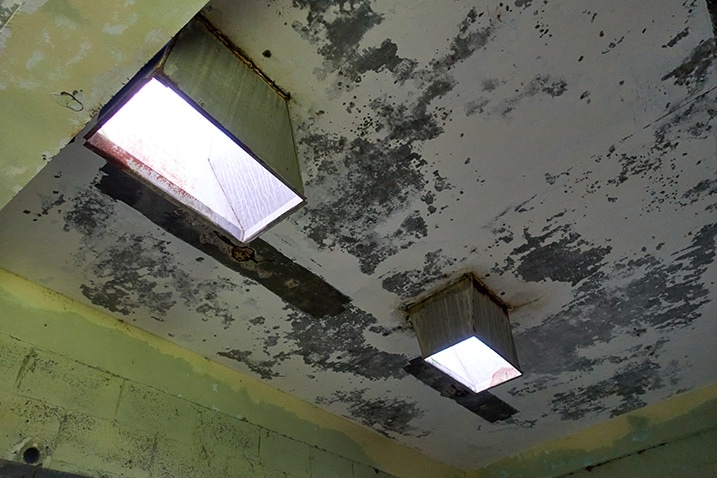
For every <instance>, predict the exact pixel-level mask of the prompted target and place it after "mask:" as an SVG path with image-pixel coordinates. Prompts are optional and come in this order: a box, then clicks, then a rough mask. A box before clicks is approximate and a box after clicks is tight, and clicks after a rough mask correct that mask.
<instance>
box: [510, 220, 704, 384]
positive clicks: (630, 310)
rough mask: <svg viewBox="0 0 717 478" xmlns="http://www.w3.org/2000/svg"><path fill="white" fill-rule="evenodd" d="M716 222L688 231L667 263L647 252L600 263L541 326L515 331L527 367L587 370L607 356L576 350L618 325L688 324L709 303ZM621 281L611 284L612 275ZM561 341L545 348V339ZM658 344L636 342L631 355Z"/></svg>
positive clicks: (607, 336) (664, 327)
mask: <svg viewBox="0 0 717 478" xmlns="http://www.w3.org/2000/svg"><path fill="white" fill-rule="evenodd" d="M716 236H717V224H709V225H705V226H704V227H702V228H701V229H700V230H699V231H697V232H695V233H693V234H691V238H692V240H691V244H690V246H688V247H687V248H685V249H684V250H682V251H679V252H676V253H675V254H674V255H673V257H672V258H671V259H670V260H669V262H663V261H661V260H660V259H658V258H656V257H654V256H652V255H650V254H645V255H643V256H642V257H639V258H635V259H632V258H624V259H621V260H619V261H617V262H615V263H614V265H613V266H611V269H610V270H606V269H607V268H605V267H603V269H601V270H600V271H598V272H596V273H595V274H594V275H593V276H592V277H591V278H590V279H589V280H585V281H584V282H583V283H581V284H580V285H579V286H578V287H577V289H576V290H575V298H574V299H573V300H572V301H571V302H570V303H568V304H567V305H566V306H564V307H563V309H562V310H561V311H559V312H558V313H556V314H554V315H552V316H550V317H548V318H547V319H545V320H544V321H543V322H542V323H541V324H540V325H537V326H535V327H531V328H529V329H526V330H523V331H521V332H519V333H517V334H516V337H515V339H516V348H518V349H519V350H520V351H521V358H522V362H523V364H524V365H525V367H526V369H529V370H530V371H531V372H532V373H537V374H559V373H561V372H565V371H588V370H590V369H591V368H592V367H593V366H595V365H597V364H600V363H603V362H605V361H610V362H618V361H619V358H618V359H614V358H611V357H602V358H599V359H589V358H586V357H584V356H582V355H581V354H580V353H579V351H580V350H581V349H583V348H586V347H590V346H593V345H594V344H596V343H600V342H610V340H611V339H612V338H613V337H614V336H615V335H616V334H619V330H624V329H631V330H639V329H642V328H651V329H654V330H657V331H662V332H669V331H670V330H671V329H675V328H682V327H688V326H690V324H692V323H693V322H694V321H695V320H697V319H699V318H700V317H701V316H702V313H701V311H700V310H701V308H702V306H703V305H705V304H707V303H708V302H709V290H708V288H707V287H708V286H707V285H706V284H705V283H703V282H702V280H701V277H702V275H703V274H704V273H705V272H706V270H707V268H708V266H709V265H710V264H712V262H713V261H714V258H715V253H716V251H715V237H716ZM615 278H619V279H620V280H619V283H618V284H616V285H613V284H611V279H615ZM556 337H559V338H560V340H559V345H557V346H556V347H547V348H546V347H545V344H548V343H556ZM661 345H662V344H661V343H657V344H654V345H650V347H649V348H648V347H645V346H642V345H641V344H638V346H636V347H637V348H636V349H635V350H633V351H632V354H631V356H632V357H640V356H642V357H644V356H645V355H650V354H652V355H654V354H655V352H656V351H657V349H659V347H660V346H661Z"/></svg>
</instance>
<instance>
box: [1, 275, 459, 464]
mask: <svg viewBox="0 0 717 478" xmlns="http://www.w3.org/2000/svg"><path fill="white" fill-rule="evenodd" d="M33 445H36V446H37V447H38V448H39V449H40V451H41V458H40V462H41V463H42V466H43V467H46V468H50V469H54V470H59V471H66V472H71V473H77V474H84V475H89V476H98V477H99V476H102V477H119V476H126V477H182V478H189V477H202V478H209V477H231V476H238V477H239V476H240V477H286V478H288V477H348V478H367V477H371V478H380V477H388V476H392V475H398V476H411V477H420V476H431V477H433V476H437V477H462V476H464V473H463V472H461V471H459V470H456V469H453V468H450V467H447V466H446V465H444V464H442V463H440V462H436V461H434V460H431V459H429V458H427V457H425V456H424V455H422V454H420V453H418V452H416V451H414V450H411V449H409V448H406V447H403V446H400V445H398V444H397V443H396V442H394V441H391V440H388V439H386V438H385V437H382V436H381V435H379V434H377V433H375V432H373V431H371V430H368V429H366V428H364V427H361V426H359V425H356V424H353V423H350V422H348V421H347V420H344V419H342V418H339V417H336V416H334V415H331V414H328V413H326V412H324V411H323V410H320V409H318V408H317V407H315V406H313V405H311V404H308V403H306V402H303V401H300V400H298V399H296V398H295V397H292V396H290V395H288V394H285V393H282V392H280V391H278V390H276V389H273V388H271V387H269V386H268V385H266V384H264V383H263V382H260V381H258V380H255V379H253V378H251V377H248V376H244V375H242V374H240V373H237V372H235V371H233V370H230V369H228V368H226V367H223V366H221V365H218V364H216V363H215V362H212V361H210V360H208V359H205V358H203V357H199V356H197V355H195V354H192V353H191V352H188V351H186V350H183V349H181V348H179V347H177V346H175V345H173V344H171V343H169V342H166V341H164V340H162V339H159V338H157V337H154V336H152V335H150V334H148V333H145V332H144V331H142V330H139V329H137V328H134V327H132V326H129V325H126V324H123V323H121V322H119V321H116V320H114V319H112V318H110V317H109V316H106V315H105V314H102V313H100V312H98V311H96V310H94V309H91V308H89V307H86V306H83V305H81V304H78V303H76V302H73V301H71V300H69V299H67V298H65V297H62V296H60V295H58V294H56V293H53V292H51V291H49V290H47V289H45V288H43V287H41V286H39V285H37V284H33V283H30V282H28V281H25V280H23V279H21V278H19V277H17V276H14V275H12V274H10V273H8V272H6V271H2V270H0V458H2V459H5V460H13V461H18V462H22V461H23V452H24V450H26V449H27V448H28V447H29V446H33Z"/></svg>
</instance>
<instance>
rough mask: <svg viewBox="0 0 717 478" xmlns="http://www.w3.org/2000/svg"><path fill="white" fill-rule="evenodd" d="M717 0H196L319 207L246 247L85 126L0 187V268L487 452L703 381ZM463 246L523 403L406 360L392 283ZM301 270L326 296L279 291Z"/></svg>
mask: <svg viewBox="0 0 717 478" xmlns="http://www.w3.org/2000/svg"><path fill="white" fill-rule="evenodd" d="M10 3H12V2H10ZM3 5H5V4H4V3H3ZM2 11H4V10H2ZM711 13H712V12H711V11H709V10H708V8H707V4H706V2H705V1H698V0H687V1H685V2H682V3H679V2H668V1H667V0H661V1H659V2H658V4H652V5H651V7H650V8H649V9H648V8H644V6H642V5H639V4H636V3H629V2H628V3H625V2H623V3H620V4H616V3H615V2H608V1H599V2H594V1H591V2H588V1H587V0H581V1H577V2H562V1H559V0H545V1H542V2H533V1H522V0H518V1H515V2H509V3H502V4H497V3H493V2H479V3H476V2H462V1H457V2H453V3H451V5H450V8H446V4H445V2H424V3H422V4H421V5H403V4H395V3H385V2H384V3H381V2H372V1H368V0H360V1H353V2H338V3H337V2H328V1H319V0H311V1H299V0H293V1H288V0H286V1H275V2H269V3H268V4H267V3H266V2H259V1H253V0H252V1H246V2H241V4H237V3H236V2H230V1H225V0H214V1H212V2H210V4H209V5H208V6H207V7H206V8H205V10H204V14H205V15H206V16H207V18H208V19H209V20H210V21H211V22H213V23H214V24H215V25H216V26H217V27H218V28H219V29H220V30H221V31H222V32H223V33H224V34H226V35H227V36H228V37H229V38H230V39H231V40H232V41H233V42H234V43H235V44H236V45H238V46H239V47H240V48H241V49H242V50H243V51H245V52H246V53H247V54H248V55H249V56H250V57H251V58H252V59H254V61H255V62H256V63H257V66H259V67H260V68H261V69H262V70H263V71H265V72H266V73H267V75H268V76H269V77H270V78H272V79H273V80H275V81H276V82H277V84H278V85H279V86H280V87H282V88H283V89H285V90H287V91H288V92H290V93H291V98H292V99H291V102H290V112H291V115H292V121H293V124H294V128H295V136H296V141H297V147H298V150H299V157H300V162H301V167H302V170H303V174H304V178H305V182H306V187H305V190H306V196H307V197H308V204H307V206H306V207H304V208H303V209H301V210H300V211H299V212H298V213H297V214H295V215H293V216H291V217H290V218H289V219H288V220H286V221H284V222H283V223H281V224H280V225H278V226H277V227H276V228H275V229H273V230H272V231H270V232H268V233H266V234H265V235H263V236H262V238H261V240H260V241H257V242H256V243H255V244H251V245H250V248H251V251H246V250H241V251H237V250H235V245H232V244H228V243H226V242H225V241H222V240H221V238H217V237H216V236H215V235H212V233H211V231H209V232H206V231H205V232H206V233H205V234H202V233H200V232H197V231H202V230H203V229H201V228H200V227H199V226H196V225H192V224H193V223H192V222H191V219H187V218H186V217H184V216H183V213H182V212H178V211H175V210H172V208H171V207H167V206H166V205H164V206H162V205H160V204H159V203H157V202H156V201H155V200H154V199H151V196H150V195H148V194H139V195H136V196H132V197H131V198H130V197H129V195H128V194H125V195H124V196H123V195H121V194H118V193H116V191H115V192H112V191H111V188H109V185H111V180H112V179H113V173H112V172H111V170H109V169H107V167H106V166H105V164H104V162H103V161H102V160H101V159H100V158H98V157H97V156H94V155H93V154H92V153H90V152H89V151H87V150H85V149H84V148H83V147H82V146H81V144H79V142H76V143H73V144H70V145H68V146H67V147H66V148H65V149H64V150H63V152H62V153H61V154H59V155H58V156H57V157H55V158H54V159H53V160H52V161H51V162H49V164H48V165H47V166H46V167H45V168H44V169H43V170H42V171H41V172H40V174H39V175H38V176H37V177H36V178H35V179H34V180H33V181H32V182H30V184H29V185H28V186H27V187H26V188H25V189H23V190H22V191H21V192H20V193H19V194H18V195H17V197H16V198H15V199H14V200H13V201H12V202H10V203H9V204H8V205H7V206H6V207H5V208H4V209H3V210H2V211H1V212H0V224H2V227H0V250H1V251H2V255H1V256H0V266H2V267H4V268H7V269H8V270H10V271H13V272H15V273H18V274H20V275H22V276H25V277H28V278H31V279H33V280H36V281H37V282H39V283H41V284H44V285H47V286H49V287H51V288H53V289H55V290H58V291H60V292H62V293H64V294H66V295H68V296H70V297H72V298H75V299H77V300H80V301H82V302H85V303H89V304H93V305H94V306H96V307H99V308H101V309H104V310H106V311H108V312H109V313H111V314H113V315H114V316H115V317H117V318H118V319H120V320H124V321H131V322H132V323H134V324H136V325H138V326H140V327H143V328H145V329H147V330H149V331H151V332H153V333H156V334H157V335H160V336H163V337H167V338H168V339H169V340H172V341H174V342H176V343H178V344H180V345H182V346H184V347H187V348H189V349H191V350H194V351H196V352H198V353H201V354H203V355H205V356H206V357H209V358H211V359H213V360H217V361H219V362H221V363H223V364H226V365H228V366H230V367H233V368H235V369H237V370H240V371H242V372H245V373H248V374H252V375H255V376H257V377H260V378H262V379H264V380H267V381H269V382H270V383H271V384H272V385H275V386H276V387H278V388H280V389H282V390H285V391H287V392H289V393H292V394H295V395H297V396H299V397H301V398H304V399H306V400H309V401H312V402H314V403H316V404H318V405H319V406H321V407H323V408H325V409H327V410H330V411H332V412H333V413H336V414H338V415H342V416H346V417H348V418H349V419H351V420H353V421H356V422H358V423H362V424H364V425H366V426H368V427H371V428H373V429H375V430H377V431H378V432H380V433H382V434H384V435H387V436H389V437H392V438H395V439H396V440H398V441H400V442H402V443H405V444H407V445H409V446H411V447H414V448H416V449H419V450H421V451H423V452H425V453H426V454H428V455H430V456H433V457H435V458H438V459H440V460H443V461H445V462H448V463H451V464H453V465H456V466H459V467H462V468H466V469H472V468H476V467H479V466H482V465H485V464H487V463H490V462H492V461H495V460H497V459H499V458H501V457H505V456H507V455H510V454H513V453H517V452H519V451H521V450H524V449H526V448H527V447H530V446H533V445H536V444H538V443H540V442H543V441H545V440H550V439H552V438H557V437H560V436H564V435H567V434H569V433H572V432H575V431H577V430H579V429H583V428H585V427H587V426H589V425H591V424H595V423H598V422H601V421H604V420H607V419H609V418H610V417H613V416H617V415H620V414H622V413H625V412H627V411H630V410H634V409H636V408H639V407H642V406H644V405H646V404H650V403H654V402H657V401H660V400H663V399H665V398H667V397H670V396H673V395H675V394H677V393H679V392H682V391H685V390H690V389H693V388H696V387H700V386H703V385H707V384H710V383H713V382H715V379H716V378H717V377H715V372H714V370H716V369H717V367H716V366H717V363H716V362H715V360H716V357H715V355H714V354H713V353H712V351H713V350H714V343H713V338H714V337H715V333H716V332H717V330H715V324H714V321H713V320H712V318H713V316H714V315H715V312H716V311H715V306H714V298H715V290H716V289H715V280H716V279H717V267H716V266H715V261H714V259H715V253H716V247H717V246H716V242H715V241H716V239H715V236H716V234H717V227H715V223H716V222H717V221H715V218H716V217H715V214H717V196H716V194H717V163H716V162H715V157H717V141H715V139H716V138H715V135H714V130H713V125H714V122H715V116H716V115H717V113H716V112H717V109H716V108H715V107H714V105H715V103H716V100H717V75H716V74H715V73H717V72H716V71H715V70H716V67H717V65H716V64H715V59H716V58H717V55H716V54H715V52H716V51H717V47H716V46H715V45H716V44H715V39H714V31H713V22H712V19H711ZM2 15H3V14H0V18H3V17H2ZM6 16H7V15H6ZM266 32H271V34H270V35H268V34H267V33H266ZM266 52H269V54H266ZM115 184H116V183H115ZM132 194H134V192H133V193H132ZM187 225H189V226H191V227H187ZM202 227H204V226H202ZM242 254H246V255H242ZM287 271H291V273H289V272H287ZM297 271H304V272H300V273H299V272H297ZM467 271H472V272H474V273H475V274H476V275H477V276H478V277H480V279H481V280H482V281H483V282H485V283H486V284H487V285H488V286H489V287H490V288H491V289H492V290H494V291H495V292H496V293H497V294H498V295H499V296H500V298H501V299H502V300H504V301H505V302H506V303H507V304H509V305H510V306H511V313H510V316H511V321H512V323H513V325H514V334H515V338H516V348H517V352H518V356H519V359H520V363H521V366H522V368H523V371H524V375H523V376H522V377H520V378H518V379H516V380H514V381H512V382H510V383H506V384H504V385H501V386H498V387H497V388H495V389H494V390H492V391H491V393H493V394H494V395H495V396H496V397H497V398H498V399H500V400H502V401H504V402H505V403H508V404H509V405H510V406H512V407H514V408H515V409H517V410H518V411H519V413H517V414H515V415H513V416H511V417H510V418H508V419H506V420H504V421H498V422H495V423H488V422H486V421H485V420H483V419H481V418H480V417H478V416H477V415H475V414H474V413H472V412H471V411H470V410H467V409H466V408H464V407H463V406H461V405H460V404H459V403H456V402H455V401H453V400H452V399H451V398H450V397H448V396H442V395H441V393H439V392H438V391H436V390H434V389H432V388H430V387H428V386H426V385H424V384H423V383H422V382H421V381H419V380H418V379H416V378H415V377H413V376H411V375H409V374H407V373H406V372H405V371H404V367H405V366H406V365H407V364H408V363H409V361H411V360H413V359H414V358H415V357H417V356H418V355H419V349H418V343H417V341H416V339H415V336H414V334H413V332H412V330H411V328H410V325H409V324H408V322H407V321H406V319H405V317H404V315H403V313H402V312H401V311H400V308H401V306H402V305H404V304H405V303H407V302H408V301H410V300H412V299H415V298H416V297H417V296H420V295H422V294H424V293H425V292H426V291H430V290H435V289H436V288H438V287H439V286H440V285H441V284H445V283H447V282H449V281H450V280H451V279H452V278H453V277H456V276H458V275H460V274H462V273H464V272H467ZM297 274H298V275H297ZM272 281H274V282H272ZM304 281H308V282H311V283H312V284H314V286H311V287H309V288H308V289H301V288H300V284H303V283H304ZM312 281H313V282H312ZM312 287H316V288H319V287H322V289H320V290H322V291H335V294H334V292H331V293H329V292H327V293H326V294H323V293H322V294H317V295H319V296H321V297H316V298H312V299H311V300H309V301H303V302H302V301H301V300H300V299H301V298H302V297H305V294H304V293H301V294H296V293H294V292H292V291H301V290H308V291H311V290H314V291H315V290H318V289H315V288H312ZM292 294H294V295H292ZM324 297H325V300H322V299H323V298H324ZM344 299H345V300H344Z"/></svg>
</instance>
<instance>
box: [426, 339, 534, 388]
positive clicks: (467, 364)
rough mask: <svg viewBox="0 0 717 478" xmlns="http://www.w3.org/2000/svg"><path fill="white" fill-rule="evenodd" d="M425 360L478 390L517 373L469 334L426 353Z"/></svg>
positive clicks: (511, 377) (515, 375) (518, 372)
mask: <svg viewBox="0 0 717 478" xmlns="http://www.w3.org/2000/svg"><path fill="white" fill-rule="evenodd" d="M425 360H426V362H428V363H429V364H431V365H433V366H434V367H436V368H438V369H439V370H441V371H443V372H444V373H447V374H448V375H450V376H451V377H453V378H455V379H456V380H458V381H459V382H461V383H462V384H463V385H465V386H466V387H468V388H470V389H471V390H473V391H474V392H476V393H478V392H481V391H483V390H487V389H489V388H491V387H495V386H496V385H500V384H501V383H503V382H507V381H508V380H511V379H513V378H516V377H520V375H521V373H520V371H519V370H518V369H517V368H515V367H514V366H513V365H511V364H510V362H508V361H507V360H505V359H504V358H503V357H501V356H500V355H499V354H498V353H497V352H495V351H494V350H493V349H491V348H490V347H488V346H487V345H486V344H484V343H483V342H482V341H481V340H480V339H479V338H478V337H475V336H472V337H468V338H467V339H465V340H463V341H461V342H458V343H457V344H455V345H452V346H450V347H448V348H446V349H443V350H441V351H439V352H436V353H435V354H433V355H430V356H428V357H426V359H425Z"/></svg>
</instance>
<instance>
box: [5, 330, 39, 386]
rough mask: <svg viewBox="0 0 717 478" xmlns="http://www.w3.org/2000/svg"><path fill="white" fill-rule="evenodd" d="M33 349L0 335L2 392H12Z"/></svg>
mask: <svg viewBox="0 0 717 478" xmlns="http://www.w3.org/2000/svg"><path fill="white" fill-rule="evenodd" d="M31 350H32V349H31V348H30V347H29V346H27V345H25V344H23V343H22V342H20V341H18V340H15V339H13V338H10V337H7V336H4V335H0V390H12V389H14V388H15V381H16V380H17V377H18V375H19V372H20V369H21V368H22V364H23V362H24V361H25V359H26V358H27V357H28V355H30V353H31Z"/></svg>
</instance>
